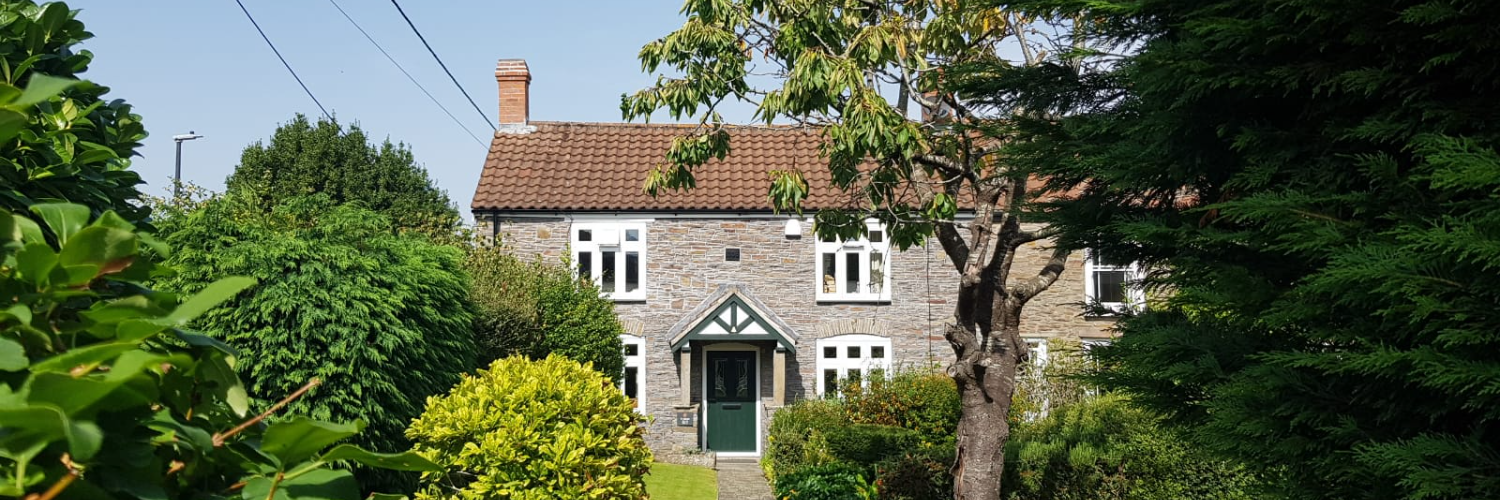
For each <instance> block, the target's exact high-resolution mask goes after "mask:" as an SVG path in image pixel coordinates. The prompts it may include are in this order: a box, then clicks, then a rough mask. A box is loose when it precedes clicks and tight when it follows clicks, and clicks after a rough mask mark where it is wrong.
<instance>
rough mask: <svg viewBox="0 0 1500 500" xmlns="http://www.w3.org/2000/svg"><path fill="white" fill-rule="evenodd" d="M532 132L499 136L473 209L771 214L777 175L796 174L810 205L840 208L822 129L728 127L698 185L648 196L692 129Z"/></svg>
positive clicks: (555, 128) (843, 199)
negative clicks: (655, 172) (653, 178)
mask: <svg viewBox="0 0 1500 500" xmlns="http://www.w3.org/2000/svg"><path fill="white" fill-rule="evenodd" d="M531 125H533V126H535V127H536V130H535V131H533V132H531V133H524V134H519V133H497V134H495V139H494V141H493V142H492V143H491V144H490V153H489V156H488V157H487V158H486V159H485V162H484V173H483V174H482V175H481V176H480V179H479V187H478V189H476V190H475V192H474V202H473V204H472V205H471V207H472V208H473V209H474V210H484V211H488V210H497V211H504V210H518V211H519V210H544V211H590V210H600V211H609V210H651V211H656V210H660V211H671V210H723V211H770V210H771V205H770V203H769V201H767V199H766V193H767V190H768V189H769V187H770V185H771V183H770V175H769V172H770V171H771V170H784V169H792V168H795V169H798V170H801V171H802V174H803V175H804V176H806V178H807V181H808V185H809V188H810V192H809V195H808V197H807V199H806V200H805V201H804V203H803V206H804V208H806V209H809V210H812V209H818V208H824V207H833V206H844V205H846V204H848V202H849V195H847V194H844V193H842V192H840V191H839V190H838V189H837V188H835V187H833V186H832V180H831V177H830V175H829V173H828V169H827V167H826V162H825V161H824V160H823V159H822V158H820V157H819V156H818V144H819V141H820V140H821V138H820V137H819V134H818V131H817V130H815V129H809V128H800V127H777V126H771V127H732V128H730V129H729V131H730V135H731V139H730V148H731V152H730V154H729V156H728V157H727V158H725V159H724V161H717V160H713V161H710V162H709V163H708V164H706V165H704V166H703V167H701V168H698V169H697V170H696V177H697V187H696V188H695V189H692V190H689V191H677V192H673V191H667V192H663V193H662V194H661V195H660V196H658V197H656V198H652V197H651V196H649V195H647V194H646V193H645V192H644V191H643V190H642V186H643V185H644V182H645V180H646V173H647V171H649V170H650V169H651V168H652V167H653V166H655V165H657V164H658V163H661V162H663V161H665V157H666V152H667V148H668V147H670V146H671V144H672V139H673V138H674V137H679V136H682V135H686V134H687V133H689V132H690V131H691V126H685V125H658V124H612V123H567V122H532V123H531Z"/></svg>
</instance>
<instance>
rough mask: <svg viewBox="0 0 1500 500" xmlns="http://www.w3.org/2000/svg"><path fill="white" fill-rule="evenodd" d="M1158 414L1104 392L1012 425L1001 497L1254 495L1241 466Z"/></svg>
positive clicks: (1219, 498) (1225, 499)
mask: <svg viewBox="0 0 1500 500" xmlns="http://www.w3.org/2000/svg"><path fill="white" fill-rule="evenodd" d="M1159 420H1160V418H1159V417H1157V416H1155V415H1153V414H1151V413H1149V412H1147V411H1145V410H1142V409H1140V408H1137V407H1134V406H1131V405H1130V404H1129V401H1127V400H1126V399H1124V398H1122V397H1119V396H1114V395H1105V396H1100V397H1096V398H1092V399H1086V400H1083V401H1081V402H1078V403H1075V404H1072V405H1068V406H1064V407H1059V408H1054V409H1053V410H1051V411H1050V412H1049V414H1048V415H1047V416H1046V417H1045V418H1042V419H1039V420H1036V421H1032V422H1025V423H1022V424H1021V425H1018V426H1016V427H1015V428H1014V429H1013V432H1012V434H1011V438H1010V441H1009V442H1008V443H1007V445H1006V467H1005V481H1004V484H1005V485H1006V498H1007V499H1014V500H1022V499H1024V500H1085V499H1088V500H1094V499H1141V500H1171V499H1213V500H1239V499H1249V498H1261V497H1259V496H1255V495H1253V494H1252V493H1254V492H1255V486H1256V482H1255V481H1254V478H1253V477H1252V476H1251V475H1249V474H1248V473H1246V472H1245V471H1244V469H1243V467H1241V466H1237V465H1234V464H1231V463H1228V462H1225V461H1223V460H1220V459H1217V458H1215V457H1212V456H1208V455H1206V454H1204V453H1202V452H1198V451H1196V450H1194V449H1192V448H1190V447H1189V446H1188V445H1187V444H1185V442H1183V441H1182V440H1181V439H1179V437H1178V436H1177V435H1175V434H1173V433H1172V432H1170V431H1168V430H1166V429H1164V428H1162V427H1159V425H1158V424H1159Z"/></svg>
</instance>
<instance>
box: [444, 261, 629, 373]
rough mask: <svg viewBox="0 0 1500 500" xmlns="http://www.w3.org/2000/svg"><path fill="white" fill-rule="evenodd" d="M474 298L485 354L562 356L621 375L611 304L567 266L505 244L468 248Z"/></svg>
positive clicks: (489, 358)
mask: <svg viewBox="0 0 1500 500" xmlns="http://www.w3.org/2000/svg"><path fill="white" fill-rule="evenodd" d="M465 266H466V267H467V268H468V270H469V274H470V275H471V276H472V277H473V280H474V287H473V290H472V292H471V293H470V296H471V297H473V300H474V302H475V304H476V305H478V306H479V312H478V315H477V316H475V320H474V337H475V339H476V340H477V341H478V343H479V348H480V351H479V354H480V360H481V361H482V362H483V363H488V362H489V361H493V360H496V359H501V358H505V357H509V356H514V355H521V356H526V357H529V358H531V359H542V358H545V357H547V356H548V355H551V354H560V355H563V356H567V357H568V358H570V359H572V360H574V361H578V362H580V363H591V364H592V365H593V367H594V369H596V370H599V371H600V372H602V373H604V374H606V375H607V376H609V377H610V378H611V379H616V378H618V377H619V376H620V374H621V372H622V371H623V370H624V369H625V354H624V345H623V344H622V343H621V342H620V334H622V333H624V330H623V329H621V328H620V322H619V319H618V318H617V317H616V316H615V306H614V303H613V302H610V301H609V300H607V299H604V298H601V297H600V296H599V289H598V288H597V287H595V286H594V285H592V284H590V283H588V282H587V281H586V280H579V279H577V278H575V277H574V276H573V273H572V271H570V270H568V269H567V268H566V267H563V266H555V265H548V264H545V263H543V262H541V261H540V260H537V259H533V260H524V259H522V258H519V257H516V256H514V255H512V254H511V253H510V252H508V251H506V250H505V249H504V248H503V247H497V246H489V245H481V246H477V247H475V248H474V249H472V250H470V252H469V256H468V259H467V260H466V261H465Z"/></svg>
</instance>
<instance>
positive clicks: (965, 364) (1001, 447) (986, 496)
mask: <svg viewBox="0 0 1500 500" xmlns="http://www.w3.org/2000/svg"><path fill="white" fill-rule="evenodd" d="M998 293H1002V294H1003V293H1004V292H998ZM997 302H1001V305H1000V307H998V308H996V310H995V311H993V312H992V314H991V317H990V318H976V317H975V314H976V313H978V312H979V311H967V312H968V313H969V315H968V318H965V319H969V320H971V321H973V320H979V321H973V323H969V324H971V325H974V326H980V325H982V324H985V323H988V324H990V325H993V326H994V327H995V328H994V329H992V330H990V331H989V332H987V334H984V335H975V336H973V337H972V338H975V339H976V340H979V339H984V338H989V339H990V341H989V342H983V341H982V340H980V341H978V342H975V343H965V344H968V345H961V344H960V343H955V344H954V352H955V354H957V355H958V361H957V362H956V363H955V365H954V367H953V369H952V370H951V371H952V376H953V380H954V382H955V383H957V385H958V393H959V397H960V401H961V403H962V410H961V413H960V418H959V421H958V430H957V436H956V437H957V448H958V449H957V455H956V459H955V460H954V464H953V498H955V499H959V500H979V499H983V500H995V499H997V498H999V492H1000V486H1001V485H1000V483H1001V478H1002V477H1003V476H1004V472H1005V442H1006V440H1007V439H1009V438H1010V422H1009V420H1008V419H1007V418H1006V417H1008V416H1009V414H1010V405H1011V399H1012V397H1013V396H1014V395H1015V390H1016V372H1017V369H1018V367H1019V365H1020V362H1021V360H1023V359H1024V353H1025V352H1026V348H1025V346H1024V345H1020V344H1022V341H1021V337H1020V323H1019V321H1018V320H1019V316H1020V314H1019V313H1020V309H1021V307H1020V305H1019V304H1015V303H1013V302H1011V301H1006V300H1004V299H1001V300H998V301H997ZM964 312H965V311H957V313H958V314H957V315H960V316H961V315H963V313H964ZM981 328H983V327H981ZM951 329H964V327H963V326H960V325H953V326H951V327H950V330H951Z"/></svg>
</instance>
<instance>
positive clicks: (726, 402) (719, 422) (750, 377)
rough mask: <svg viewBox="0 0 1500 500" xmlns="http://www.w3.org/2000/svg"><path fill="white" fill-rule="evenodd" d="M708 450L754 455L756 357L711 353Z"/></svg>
mask: <svg viewBox="0 0 1500 500" xmlns="http://www.w3.org/2000/svg"><path fill="white" fill-rule="evenodd" d="M705 360H706V361H707V362H708V397H707V398H705V399H706V400H707V401H708V421H707V424H708V449H709V450H712V451H749V452H754V451H755V419H756V414H755V400H756V394H758V393H757V392H756V391H755V379H756V376H755V375H756V374H755V368H756V367H755V353H754V352H749V351H708V355H707V357H706V358H705Z"/></svg>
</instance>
